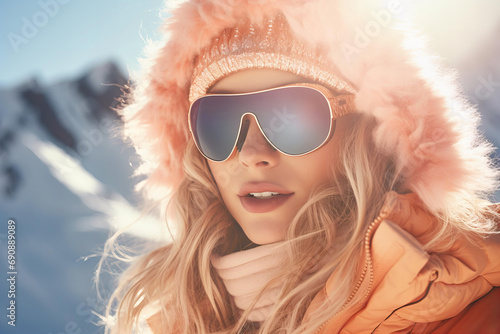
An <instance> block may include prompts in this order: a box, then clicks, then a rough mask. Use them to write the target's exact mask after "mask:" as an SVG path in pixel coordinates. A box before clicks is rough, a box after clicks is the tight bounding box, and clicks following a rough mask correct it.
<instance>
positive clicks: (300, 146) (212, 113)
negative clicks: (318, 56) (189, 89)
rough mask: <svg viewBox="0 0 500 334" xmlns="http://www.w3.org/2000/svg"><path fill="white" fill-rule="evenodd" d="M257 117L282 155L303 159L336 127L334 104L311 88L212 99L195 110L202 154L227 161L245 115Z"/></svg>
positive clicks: (193, 117)
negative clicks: (333, 123)
mask: <svg viewBox="0 0 500 334" xmlns="http://www.w3.org/2000/svg"><path fill="white" fill-rule="evenodd" d="M249 113H250V114H254V115H255V116H256V118H257V120H258V123H259V126H260V128H261V130H262V132H263V133H264V135H265V136H266V137H267V139H268V140H269V141H270V142H271V143H272V144H273V145H274V146H275V147H276V148H277V149H278V150H280V151H281V152H283V153H285V154H289V155H302V154H306V153H308V152H311V151H312V150H314V149H316V148H318V147H319V146H321V145H322V144H323V143H324V142H325V140H327V138H328V136H329V134H330V127H331V125H332V121H331V112H330V106H329V103H328V100H327V99H326V97H325V96H324V95H323V94H322V93H320V92H319V91H317V90H315V89H312V88H309V87H283V88H278V89H274V90H269V91H263V92H257V93H251V94H242V95H238V94H232V95H207V96H204V97H202V98H200V99H198V100H196V101H195V102H194V103H193V105H192V106H191V111H190V122H191V129H192V131H193V135H194V139H195V141H196V143H197V144H198V147H199V148H200V150H201V151H202V152H203V153H204V154H205V155H206V156H207V157H208V158H210V159H212V160H214V161H223V160H225V159H227V158H228V157H229V156H230V155H231V153H232V151H233V149H234V146H235V144H236V141H237V139H238V136H239V131H240V126H241V120H242V118H243V116H244V115H245V114H249Z"/></svg>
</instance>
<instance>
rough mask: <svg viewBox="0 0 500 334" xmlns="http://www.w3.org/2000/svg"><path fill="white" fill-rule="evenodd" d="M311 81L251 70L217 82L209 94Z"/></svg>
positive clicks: (238, 91) (284, 73) (266, 70)
mask: <svg viewBox="0 0 500 334" xmlns="http://www.w3.org/2000/svg"><path fill="white" fill-rule="evenodd" d="M296 82H310V80H308V79H306V78H304V77H301V76H299V75H296V74H294V73H290V72H284V71H280V70H272V69H249V70H245V71H241V72H236V73H233V74H231V75H228V76H227V77H224V78H222V79H221V80H219V81H217V82H216V83H215V84H214V85H213V86H212V87H211V88H210V89H209V93H220V94H222V93H245V92H252V91H257V90H263V89H268V88H273V87H278V86H283V85H288V84H292V83H296Z"/></svg>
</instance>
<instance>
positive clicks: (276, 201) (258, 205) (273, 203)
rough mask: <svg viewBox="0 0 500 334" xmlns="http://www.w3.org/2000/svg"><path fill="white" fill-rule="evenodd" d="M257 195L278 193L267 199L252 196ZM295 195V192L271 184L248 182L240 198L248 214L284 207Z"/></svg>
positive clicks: (239, 194)
mask: <svg viewBox="0 0 500 334" xmlns="http://www.w3.org/2000/svg"><path fill="white" fill-rule="evenodd" d="M257 193H260V194H262V193H278V195H272V196H271V197H266V198H259V197H257V196H252V195H250V194H257ZM293 194H294V193H293V192H290V191H288V190H286V189H284V188H283V187H281V186H279V185H277V184H274V183H271V182H248V183H245V184H243V186H242V187H241V189H240V192H239V193H238V197H239V198H240V202H241V205H243V208H245V210H247V211H248V212H250V213H265V212H270V211H273V210H275V209H277V208H279V207H280V206H282V205H283V204H284V203H285V202H286V201H287V200H288V199H289V198H290V197H292V196H293Z"/></svg>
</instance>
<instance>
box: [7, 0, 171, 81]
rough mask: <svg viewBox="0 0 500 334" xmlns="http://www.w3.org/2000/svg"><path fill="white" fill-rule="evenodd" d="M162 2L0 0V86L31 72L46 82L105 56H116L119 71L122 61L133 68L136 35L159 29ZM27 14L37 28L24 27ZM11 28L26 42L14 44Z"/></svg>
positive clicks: (137, 48) (137, 52) (140, 45)
mask: <svg viewBox="0 0 500 334" xmlns="http://www.w3.org/2000/svg"><path fill="white" fill-rule="evenodd" d="M42 3H44V4H47V5H48V4H49V3H52V4H54V3H55V4H57V6H58V7H55V6H54V5H52V6H46V8H48V9H44V8H43V6H42V5H41V4H42ZM62 3H65V4H62ZM162 3H163V0H64V1H63V0H22V1H19V0H2V1H0V87H8V86H12V85H16V84H19V83H21V82H23V81H26V80H28V78H30V77H33V76H36V77H37V79H39V80H41V81H42V82H45V83H51V82H55V81H58V80H62V79H65V78H71V77H73V76H75V75H78V74H80V73H81V72H82V71H83V70H85V69H86V68H88V67H90V66H92V64H95V63H98V62H102V61H104V60H108V59H114V60H116V61H117V62H118V63H119V65H120V67H121V69H122V70H123V71H124V73H126V71H127V66H128V67H129V68H131V69H132V70H134V69H137V67H138V62H137V57H139V56H140V54H141V50H142V48H143V46H144V41H143V40H142V38H141V35H142V36H143V38H146V37H148V36H149V37H151V38H153V39H155V36H157V35H158V34H157V28H158V26H159V23H160V22H161V20H160V17H159V9H160V8H161V7H162ZM51 12H54V13H55V14H52V13H51ZM47 18H48V20H46V19H47ZM26 20H28V21H29V22H31V23H34V24H35V23H37V24H38V25H39V27H37V29H38V32H36V33H33V31H29V30H26V29H27V28H26V26H27V25H28V24H26ZM44 20H45V21H44ZM35 27H36V25H35ZM23 29H24V31H23ZM10 33H13V34H16V35H17V36H20V37H21V38H24V36H25V35H27V36H29V38H26V40H24V41H23V42H27V43H18V44H17V45H16V43H13V42H12V41H11V39H12V38H17V37H13V36H15V35H13V34H10ZM9 34H10V35H9ZM30 34H32V35H33V36H31V35H30ZM16 48H17V51H18V52H16Z"/></svg>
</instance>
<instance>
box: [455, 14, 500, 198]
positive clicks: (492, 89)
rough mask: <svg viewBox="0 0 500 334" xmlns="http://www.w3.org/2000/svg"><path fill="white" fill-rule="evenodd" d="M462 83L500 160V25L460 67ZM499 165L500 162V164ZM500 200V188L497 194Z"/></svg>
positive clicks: (481, 127)
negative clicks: (479, 114)
mask: <svg viewBox="0 0 500 334" xmlns="http://www.w3.org/2000/svg"><path fill="white" fill-rule="evenodd" d="M459 73H460V82H461V84H462V86H463V87H464V90H465V92H466V94H467V96H468V98H469V100H470V101H471V103H473V104H474V105H475V106H476V107H477V108H478V110H479V111H480V113H481V123H480V129H481V131H482V132H483V133H484V135H485V137H486V138H487V139H488V140H489V141H490V142H491V143H492V144H493V145H494V146H495V148H496V150H495V158H496V159H497V160H499V159H500V24H499V25H498V27H497V29H496V30H494V31H493V32H492V34H491V36H486V37H485V38H484V42H483V43H482V45H481V46H480V47H479V48H478V49H477V51H476V54H474V55H473V57H471V58H470V59H468V60H467V61H465V62H464V63H463V64H461V65H460V67H459ZM497 165H498V161H497ZM495 200H496V201H500V189H499V190H498V191H497V192H496V196H495Z"/></svg>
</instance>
